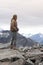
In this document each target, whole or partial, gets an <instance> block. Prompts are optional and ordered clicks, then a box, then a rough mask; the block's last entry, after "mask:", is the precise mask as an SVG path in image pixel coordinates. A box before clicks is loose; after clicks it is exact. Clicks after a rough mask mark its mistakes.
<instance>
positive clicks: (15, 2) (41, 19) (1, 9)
mask: <svg viewBox="0 0 43 65" xmlns="http://www.w3.org/2000/svg"><path fill="white" fill-rule="evenodd" d="M13 14H17V16H18V20H17V22H18V27H19V29H20V30H19V32H20V33H26V34H27V33H32V34H34V33H43V0H0V28H2V29H10V20H11V18H12V15H13Z"/></svg>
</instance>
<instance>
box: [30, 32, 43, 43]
mask: <svg viewBox="0 0 43 65" xmlns="http://www.w3.org/2000/svg"><path fill="white" fill-rule="evenodd" d="M30 38H31V39H32V40H34V41H36V42H39V43H43V34H41V33H38V34H35V35H32V36H31V37H30Z"/></svg>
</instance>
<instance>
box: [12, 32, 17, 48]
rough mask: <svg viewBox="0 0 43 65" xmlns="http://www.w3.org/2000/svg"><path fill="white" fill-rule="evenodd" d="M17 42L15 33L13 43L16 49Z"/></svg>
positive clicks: (15, 33)
mask: <svg viewBox="0 0 43 65" xmlns="http://www.w3.org/2000/svg"><path fill="white" fill-rule="evenodd" d="M16 41H17V32H14V41H13V47H14V49H15V48H16Z"/></svg>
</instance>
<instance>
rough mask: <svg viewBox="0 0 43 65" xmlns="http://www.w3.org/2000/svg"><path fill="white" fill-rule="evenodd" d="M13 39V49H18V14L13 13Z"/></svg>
mask: <svg viewBox="0 0 43 65" xmlns="http://www.w3.org/2000/svg"><path fill="white" fill-rule="evenodd" d="M10 30H11V34H12V39H11V49H12V48H13V49H16V38H17V32H18V27H17V15H13V18H12V19H11V26H10Z"/></svg>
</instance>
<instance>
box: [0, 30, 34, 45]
mask: <svg viewBox="0 0 43 65" xmlns="http://www.w3.org/2000/svg"><path fill="white" fill-rule="evenodd" d="M10 42H11V32H10V31H8V30H5V31H2V32H1V34H0V43H10ZM34 44H35V42H34V41H33V40H31V39H30V38H26V37H24V36H22V35H21V34H19V33H17V46H33V45H34Z"/></svg>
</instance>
